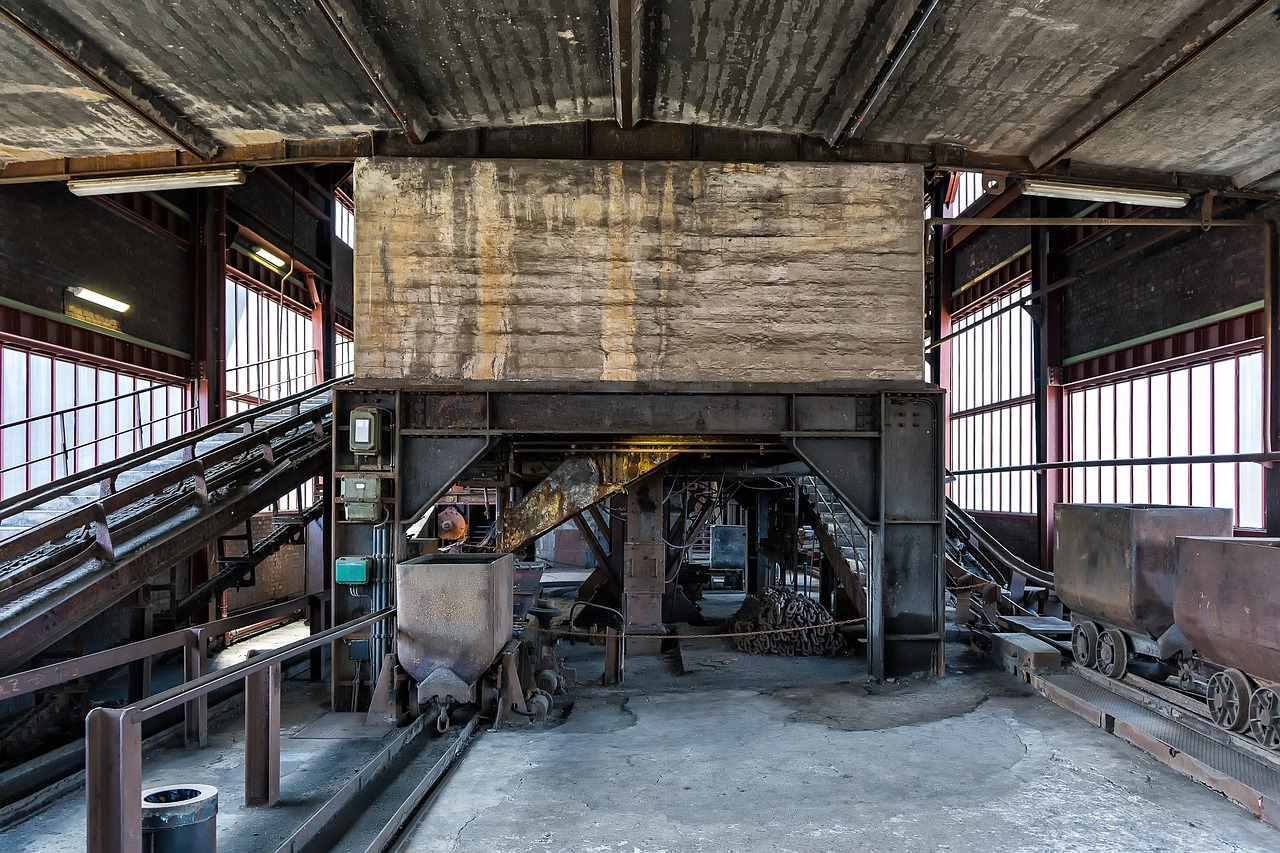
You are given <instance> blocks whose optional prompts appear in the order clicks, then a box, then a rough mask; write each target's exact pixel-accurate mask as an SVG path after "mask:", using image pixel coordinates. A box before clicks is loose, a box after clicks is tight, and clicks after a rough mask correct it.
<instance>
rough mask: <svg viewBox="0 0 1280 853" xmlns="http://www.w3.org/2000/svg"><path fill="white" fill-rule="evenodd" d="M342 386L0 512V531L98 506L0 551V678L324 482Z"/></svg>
mask: <svg viewBox="0 0 1280 853" xmlns="http://www.w3.org/2000/svg"><path fill="white" fill-rule="evenodd" d="M347 381H348V378H347V377H342V378H340V379H335V380H331V381H329V382H326V383H323V384H321V385H318V386H316V387H314V388H310V389H308V390H306V391H303V392H300V393H297V394H294V395H291V396H289V397H285V398H283V399H281V400H278V401H274V402H271V403H267V404H264V405H262V406H259V407H257V408H255V409H251V410H249V411H246V412H243V413H241V414H238V415H233V416H232V417H229V418H225V419H223V420H220V421H217V422H215V423H212V424H210V425H208V426H206V427H204V428H202V429H199V430H196V431H194V432H191V433H187V434H185V435H182V436H179V437H177V438H174V439H171V440H169V441H166V442H164V443H162V444H159V445H156V446H154V447H151V448H148V449H146V450H143V451H140V452H138V453H134V454H131V455H130V456H127V457H124V458H122V459H119V460H116V461H114V462H111V463H108V464H105V465H100V466H98V467H96V468H94V469H92V470H89V471H85V472H83V473H79V474H75V475H73V476H70V477H65V478H63V479H61V480H58V481H55V482H53V483H49V484H47V485H44V486H41V487H39V488H37V489H34V490H32V491H31V492H29V493H27V494H24V495H21V496H17V497H14V498H10V499H9V500H6V501H3V502H0V525H3V524H4V523H5V522H6V521H9V520H12V519H15V518H19V517H22V516H28V517H29V516H30V515H31V514H32V513H33V512H38V511H39V508H40V507H42V506H56V505H57V501H58V500H60V499H69V498H71V497H72V496H74V495H75V494H76V493H78V492H80V493H83V491H84V490H85V489H87V488H89V487H93V486H95V485H96V487H97V495H96V497H93V498H91V499H89V500H88V501H87V502H78V501H77V502H76V503H77V505H75V506H73V507H72V508H70V509H67V510H66V511H64V512H60V513H54V517H52V518H47V519H40V520H39V521H38V522H37V523H35V524H34V525H33V526H31V527H30V528H28V529H24V530H21V531H20V532H18V533H17V534H16V535H14V536H11V537H10V538H8V539H5V540H4V541H0V672H8V671H10V670H12V669H14V668H15V667H16V666H18V665H20V664H22V663H23V662H24V661H27V660H30V659H31V658H32V657H33V656H34V655H35V654H37V653H38V652H40V651H42V650H44V649H46V648H48V647H49V646H50V645H52V644H53V643H55V642H57V641H58V640H60V639H62V638H63V637H65V636H66V635H67V634H69V633H70V632H71V631H73V630H75V629H76V628H78V627H79V626H81V625H83V624H84V623H85V622H87V621H88V620H89V619H91V618H93V617H94V616H96V615H97V614H99V613H101V612H103V611H104V610H105V609H107V608H109V607H111V606H112V605H114V604H116V603H117V602H119V601H121V600H122V599H124V597H125V596H127V595H130V594H131V593H133V592H134V591H135V590H137V589H138V588H140V587H141V586H142V585H143V584H145V583H147V582H149V581H150V580H152V579H153V578H154V577H155V576H156V575H157V574H158V573H160V572H161V571H167V570H168V569H169V568H170V567H171V566H173V565H175V564H176V563H178V562H179V561H181V560H184V559H186V558H188V557H190V556H191V555H192V554H194V553H196V552H197V551H198V550H199V549H200V548H202V547H204V546H205V545H206V544H208V543H209V542H212V541H213V540H214V539H216V538H217V537H218V536H219V535H221V534H222V533H223V532H225V531H226V530H228V529H230V528H232V527H233V526H235V525H238V524H243V523H244V522H245V521H246V520H247V519H248V518H250V517H251V516H253V515H254V514H256V513H257V512H259V511H260V510H261V509H262V508H263V507H264V506H266V505H269V504H271V503H272V502H274V501H276V500H278V499H279V498H281V497H282V496H283V495H285V494H287V493H288V492H290V491H291V490H293V489H296V488H298V487H299V486H301V485H302V484H303V483H305V482H307V481H308V480H310V479H311V478H313V477H316V476H318V475H320V474H322V473H324V472H325V471H326V470H327V469H328V465H329V461H330V448H331V443H332V405H331V399H332V397H331V395H332V390H333V388H334V387H335V386H337V385H339V384H342V383H344V382H347Z"/></svg>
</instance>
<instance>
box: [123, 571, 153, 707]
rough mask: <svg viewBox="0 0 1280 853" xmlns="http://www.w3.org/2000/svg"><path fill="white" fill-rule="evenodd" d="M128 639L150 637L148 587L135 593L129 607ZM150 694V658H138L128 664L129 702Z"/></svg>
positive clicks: (136, 639) (150, 608)
mask: <svg viewBox="0 0 1280 853" xmlns="http://www.w3.org/2000/svg"><path fill="white" fill-rule="evenodd" d="M131 610H132V612H131V613H130V622H131V624H130V626H129V640H130V641H131V642H138V641H139V640H146V639H149V638H150V637H151V629H152V624H153V621H154V618H153V617H154V612H155V609H154V608H153V607H152V605H151V602H150V594H149V592H148V587H145V586H144V587H142V589H139V590H138V591H137V592H136V593H135V601H134V603H133V605H132V607H131ZM150 695H151V658H150V657H144V658H139V659H138V660H136V661H133V662H132V663H130V664H129V702H130V703H133V702H141V701H142V700H143V699H145V698H146V697H148V696H150Z"/></svg>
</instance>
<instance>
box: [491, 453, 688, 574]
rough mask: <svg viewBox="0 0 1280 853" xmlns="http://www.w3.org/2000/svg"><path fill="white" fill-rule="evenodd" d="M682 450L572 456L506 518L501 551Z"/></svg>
mask: <svg viewBox="0 0 1280 853" xmlns="http://www.w3.org/2000/svg"><path fill="white" fill-rule="evenodd" d="M677 455H678V454H676V453H674V452H669V451H661V452H648V453H641V452H637V453H596V454H592V455H584V456H570V457H569V458H568V459H566V460H565V461H564V462H562V463H561V464H560V465H559V466H558V467H557V468H556V469H555V470H554V471H552V472H551V473H550V474H548V475H547V477H546V478H545V479H544V480H543V481H542V482H541V483H539V484H538V485H537V487H536V488H534V489H533V490H532V491H530V492H529V493H528V494H527V495H525V496H524V498H523V499H522V500H521V501H520V502H519V503H517V504H514V505H512V506H511V507H509V508H508V509H507V511H506V513H504V515H503V518H502V541H501V543H500V545H499V547H500V548H501V549H502V550H503V551H514V550H516V549H518V548H519V547H520V546H521V545H523V544H525V543H526V542H528V541H529V540H530V539H533V538H535V537H537V536H541V535H542V534H543V533H546V532H547V531H548V530H551V529H553V528H554V527H556V526H558V525H560V524H562V523H564V522H565V521H568V520H569V519H570V518H573V517H574V516H575V515H577V514H578V513H580V512H582V511H583V510H585V509H587V508H588V507H591V506H594V505H595V504H597V503H599V502H600V501H602V500H604V499H605V498H607V497H608V496H609V495H613V494H617V493H618V492H620V491H622V490H623V489H624V488H625V487H626V486H627V485H628V484H629V483H633V482H635V481H636V480H638V479H640V478H641V477H643V476H644V475H646V474H648V473H649V472H651V471H654V470H655V469H657V468H659V467H661V466H662V465H665V464H666V463H667V462H669V461H671V460H672V459H673V458H675V457H676V456H677Z"/></svg>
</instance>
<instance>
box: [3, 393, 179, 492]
mask: <svg viewBox="0 0 1280 853" xmlns="http://www.w3.org/2000/svg"><path fill="white" fill-rule="evenodd" d="M95 405H96V404H95ZM199 408H200V407H199V406H190V407H189V408H186V409H179V410H178V411H176V412H171V413H169V414H167V415H165V416H164V417H162V418H153V419H152V420H149V421H146V422H144V423H139V424H134V425H133V426H131V427H129V428H127V429H120V430H116V431H115V432H113V433H111V434H110V435H99V436H95V437H94V438H91V439H89V440H88V441H86V442H84V443H83V444H73V445H71V446H70V447H67V446H65V445H64V446H63V447H62V448H61V449H59V450H55V451H54V452H52V453H48V454H46V455H44V456H40V457H37V458H35V459H24V460H22V461H21V462H15V463H14V464H12V465H10V466H9V467H8V468H0V475H3V474H8V473H9V472H10V471H17V470H19V469H21V468H26V467H28V466H30V465H38V464H39V463H41V462H47V461H49V460H51V459H57V458H58V457H59V456H66V455H67V454H69V453H73V452H74V451H77V450H80V449H81V448H83V447H90V446H92V445H94V444H97V443H98V442H100V441H110V440H111V439H113V438H119V437H120V436H122V435H128V434H129V433H131V432H139V431H141V430H143V429H146V428H147V427H149V426H153V425H155V424H158V423H161V422H162V421H167V420H170V419H172V418H177V417H185V416H186V415H189V414H191V413H192V412H196V411H199ZM69 411H71V409H63V410H62V411H61V412H57V413H56V414H58V415H65V414H66V413H67V412H69ZM18 423H19V422H16V421H15V422H14V423H12V424H5V425H4V426H3V427H0V429H5V428H8V427H11V426H18ZM183 434H184V435H185V433H183ZM66 435H67V428H66V426H65V425H63V427H62V437H63V440H64V441H65V440H66ZM141 449H143V450H145V449H146V448H141ZM121 458H122V459H124V458H127V457H121Z"/></svg>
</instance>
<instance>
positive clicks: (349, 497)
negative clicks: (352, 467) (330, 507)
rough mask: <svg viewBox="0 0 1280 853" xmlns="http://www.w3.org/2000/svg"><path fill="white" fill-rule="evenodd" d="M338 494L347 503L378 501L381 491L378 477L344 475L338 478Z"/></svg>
mask: <svg viewBox="0 0 1280 853" xmlns="http://www.w3.org/2000/svg"><path fill="white" fill-rule="evenodd" d="M338 495H339V496H340V497H341V498H342V500H343V501H345V502H346V503H377V502H378V500H379V498H381V497H382V496H381V494H380V493H379V486H378V478H377V477H363V476H356V477H352V476H344V477H341V478H339V480H338Z"/></svg>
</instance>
